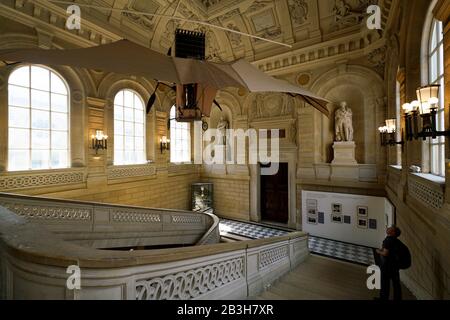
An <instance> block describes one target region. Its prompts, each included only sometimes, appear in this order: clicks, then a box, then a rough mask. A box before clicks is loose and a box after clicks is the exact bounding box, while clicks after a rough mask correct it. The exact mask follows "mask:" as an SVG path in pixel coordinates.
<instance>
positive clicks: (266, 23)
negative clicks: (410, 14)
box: [40, 0, 378, 61]
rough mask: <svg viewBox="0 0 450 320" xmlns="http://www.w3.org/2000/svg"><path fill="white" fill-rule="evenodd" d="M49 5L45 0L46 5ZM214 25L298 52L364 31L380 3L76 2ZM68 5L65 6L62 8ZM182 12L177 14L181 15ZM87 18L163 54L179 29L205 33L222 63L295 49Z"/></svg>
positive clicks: (121, 18) (168, 24) (126, 19)
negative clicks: (368, 15) (373, 7)
mask: <svg viewBox="0 0 450 320" xmlns="http://www.w3.org/2000/svg"><path fill="white" fill-rule="evenodd" d="M40 2H45V1H40ZM73 2H74V3H80V4H81V3H86V4H95V5H98V6H102V7H111V8H115V9H127V10H132V11H133V10H136V11H141V12H147V13H157V14H162V15H167V16H173V15H175V16H176V17H180V18H188V19H193V20H199V21H204V22H208V23H211V24H214V25H218V26H221V27H226V28H230V29H233V30H236V31H240V32H244V33H249V34H252V35H256V36H259V37H264V38H268V39H271V40H275V41H279V42H283V43H286V44H289V45H292V47H293V49H297V48H301V47H304V46H305V45H312V44H315V43H320V42H322V41H324V40H328V39H332V38H335V37H339V36H342V35H345V34H348V33H351V32H359V30H360V29H361V25H362V21H363V20H364V16H365V15H364V12H365V8H367V6H368V5H369V4H371V3H374V2H378V1H376V0H375V1H374V0H181V2H179V0H95V1H90V0H76V1H73ZM60 6H61V7H63V6H62V5H60ZM175 10H176V12H175ZM82 17H83V18H84V19H87V20H89V21H91V22H93V23H96V24H101V25H102V26H103V27H104V28H108V26H109V27H112V28H113V29H114V30H116V31H114V32H115V33H117V34H118V35H119V36H121V37H126V38H129V39H131V40H134V41H138V42H140V43H142V44H146V45H148V46H151V47H152V48H153V49H156V50H158V51H161V52H167V50H168V49H169V48H170V47H171V46H172V45H173V41H174V31H175V29H176V28H184V29H189V30H197V31H204V32H205V33H206V38H207V56H208V57H209V58H210V59H213V60H218V61H229V60H234V59H237V58H246V59H247V60H250V61H252V60H256V59H261V58H265V57H268V56H270V55H273V54H279V53H283V52H286V51H289V50H290V49H289V48H287V47H283V46H279V45H276V44H273V43H268V42H264V41H261V40H258V39H252V38H249V37H246V36H243V35H240V34H235V33H229V32H224V31H221V30H218V29H213V28H209V27H205V26H201V25H198V24H194V23H190V22H184V21H179V20H172V19H168V18H161V17H150V16H142V15H136V14H133V13H129V12H118V11H113V12H111V11H105V10H98V9H93V8H90V9H89V8H82Z"/></svg>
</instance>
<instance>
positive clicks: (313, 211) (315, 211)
mask: <svg viewBox="0 0 450 320" xmlns="http://www.w3.org/2000/svg"><path fill="white" fill-rule="evenodd" d="M308 215H310V216H316V215H317V210H316V209H308Z"/></svg>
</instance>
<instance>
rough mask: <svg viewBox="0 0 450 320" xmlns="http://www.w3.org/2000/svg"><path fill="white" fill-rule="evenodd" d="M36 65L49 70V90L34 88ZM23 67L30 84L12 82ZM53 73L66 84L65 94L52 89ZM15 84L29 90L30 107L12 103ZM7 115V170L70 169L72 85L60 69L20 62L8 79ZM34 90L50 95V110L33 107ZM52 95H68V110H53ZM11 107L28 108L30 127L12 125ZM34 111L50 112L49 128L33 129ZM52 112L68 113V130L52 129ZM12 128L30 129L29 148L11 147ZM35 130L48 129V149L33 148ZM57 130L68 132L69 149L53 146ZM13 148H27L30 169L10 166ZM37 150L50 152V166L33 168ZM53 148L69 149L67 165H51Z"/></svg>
mask: <svg viewBox="0 0 450 320" xmlns="http://www.w3.org/2000/svg"><path fill="white" fill-rule="evenodd" d="M33 67H36V68H41V69H44V70H46V71H48V73H49V78H48V85H49V88H48V90H43V89H38V88H34V87H33V86H32V84H31V82H32V68H33ZM23 68H28V86H23V85H18V84H11V77H12V76H13V74H14V73H15V72H17V71H18V70H19V69H23ZM52 74H53V75H54V76H56V77H57V78H58V79H59V80H60V81H61V82H62V83H63V85H64V88H65V94H62V93H58V92H53V91H52ZM11 86H14V87H16V88H22V89H26V90H28V97H27V99H28V107H24V106H18V105H11V104H10V94H11V92H10V87H11ZM6 87H7V104H6V105H7V117H6V122H7V139H6V145H7V147H6V151H7V156H6V172H10V173H17V172H29V171H32V172H39V171H47V170H49V171H54V170H64V169H69V168H71V167H72V158H71V153H72V151H71V131H72V130H71V116H72V112H71V111H72V110H71V109H72V108H71V95H70V86H69V84H68V82H67V80H66V79H65V77H64V76H62V75H61V73H59V72H58V71H56V70H55V69H53V68H50V67H48V66H46V65H41V64H32V63H23V64H19V65H17V66H15V67H14V68H13V69H12V70H11V71H10V72H9V74H8V80H7V85H6ZM33 90H34V91H38V92H41V93H42V92H43V93H47V94H48V95H49V102H48V103H49V106H48V110H45V109H42V108H33V106H32V92H33ZM52 95H60V96H66V103H67V112H59V111H52ZM10 108H21V109H28V112H29V118H28V122H29V124H28V127H27V128H24V127H12V126H11V125H10ZM33 110H34V111H43V112H48V113H49V126H48V129H33V125H32V121H33V120H32V112H33ZM52 113H57V114H65V115H67V126H66V129H67V130H57V129H52ZM10 129H25V130H28V131H29V137H28V139H29V140H28V145H29V148H27V149H15V148H11V145H10ZM33 130H35V131H46V132H48V134H49V141H48V149H36V148H33V146H32V141H33V140H32V134H33ZM53 131H56V132H64V133H67V141H66V145H67V149H56V148H52V132H53ZM11 150H27V151H28V153H29V155H28V157H29V159H28V169H11V166H10V151H11ZM37 150H44V151H45V150H48V153H49V157H48V167H40V168H33V167H32V164H33V158H32V153H33V151H37ZM52 150H54V151H67V154H66V157H67V162H66V166H58V167H52V165H51V161H52V158H51V154H52Z"/></svg>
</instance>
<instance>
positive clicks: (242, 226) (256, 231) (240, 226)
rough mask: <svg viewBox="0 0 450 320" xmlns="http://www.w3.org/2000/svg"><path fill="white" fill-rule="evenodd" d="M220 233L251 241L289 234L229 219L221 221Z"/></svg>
mask: <svg viewBox="0 0 450 320" xmlns="http://www.w3.org/2000/svg"><path fill="white" fill-rule="evenodd" d="M219 229H220V233H221V234H223V233H230V234H236V235H239V236H243V237H247V238H250V239H264V238H270V237H279V236H283V235H285V234H287V233H288V232H287V231H283V230H280V229H274V228H269V227H264V226H259V225H256V224H251V223H244V222H238V221H233V220H227V219H220V226H219Z"/></svg>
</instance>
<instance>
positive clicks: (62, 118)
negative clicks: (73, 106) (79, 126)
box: [52, 112, 68, 131]
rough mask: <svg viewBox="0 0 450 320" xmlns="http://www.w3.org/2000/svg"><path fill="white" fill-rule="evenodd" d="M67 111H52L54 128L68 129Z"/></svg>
mask: <svg viewBox="0 0 450 320" xmlns="http://www.w3.org/2000/svg"><path fill="white" fill-rule="evenodd" d="M67 129H68V124H67V113H57V112H52V130H63V131H67Z"/></svg>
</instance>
